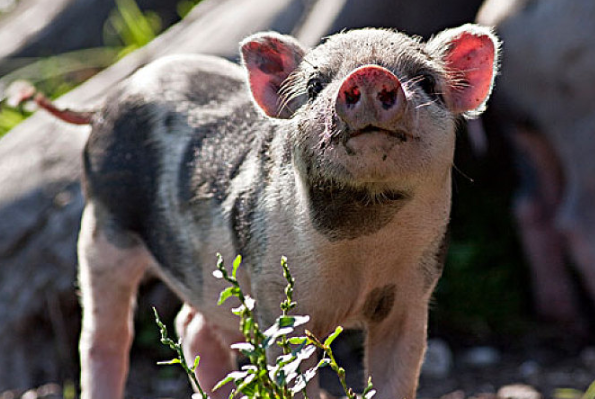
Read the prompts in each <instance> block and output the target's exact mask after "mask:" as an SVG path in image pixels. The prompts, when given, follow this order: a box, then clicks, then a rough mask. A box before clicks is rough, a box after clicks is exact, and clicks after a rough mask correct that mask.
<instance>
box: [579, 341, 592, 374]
mask: <svg viewBox="0 0 595 399" xmlns="http://www.w3.org/2000/svg"><path fill="white" fill-rule="evenodd" d="M580 358H581V361H582V362H583V364H584V365H585V366H586V367H588V368H590V369H592V370H595V346H589V347H587V348H585V349H583V350H582V351H581V353H580Z"/></svg>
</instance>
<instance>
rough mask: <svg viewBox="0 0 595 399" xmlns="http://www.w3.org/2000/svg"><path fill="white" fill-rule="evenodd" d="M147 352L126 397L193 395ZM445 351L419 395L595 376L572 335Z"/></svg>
mask: <svg viewBox="0 0 595 399" xmlns="http://www.w3.org/2000/svg"><path fill="white" fill-rule="evenodd" d="M358 342H359V335H358V334H348V335H346V336H345V337H343V340H342V341H340V342H339V343H338V345H337V348H335V353H336V354H337V357H338V358H339V362H340V363H341V364H342V365H344V366H345V368H346V369H347V370H348V374H347V377H348V383H350V384H351V385H352V386H354V387H356V388H357V385H358V381H360V380H361V372H359V373H358V371H357V369H358V366H357V365H358V358H360V357H361V356H358V355H357V354H358V353H361V350H359V349H357V348H359V346H358ZM432 342H435V341H434V340H433V341H432ZM442 342H444V341H442ZM354 348H356V349H355V350H354ZM149 352H150V351H139V350H137V351H136V353H135V354H134V356H133V358H132V367H131V369H132V371H131V375H130V379H129V384H128V388H127V392H128V397H130V398H139V399H141V398H142V399H145V398H151V399H153V398H174V399H178V398H179V399H182V398H189V397H190V395H191V392H190V391H189V388H188V386H189V385H188V383H187V380H186V379H185V376H183V375H182V373H181V372H180V371H179V370H178V369H177V368H172V367H164V366H157V365H156V364H155V363H156V361H157V360H163V353H159V354H156V353H153V354H151V353H149ZM446 357H447V358H450V361H446V363H449V366H448V367H446V368H443V369H442V370H439V372H438V374H440V373H442V375H438V376H436V375H434V376H431V375H428V372H427V371H426V373H425V374H424V375H422V378H421V381H420V388H419V392H418V397H419V398H420V399H438V398H441V399H466V398H478V399H479V398H480V399H497V398H518V399H540V398H554V397H555V392H556V390H557V389H559V388H573V389H578V390H581V391H584V390H585V389H586V388H587V387H588V386H589V385H590V384H591V383H592V382H593V381H595V346H589V344H588V343H587V344H585V343H584V342H580V343H579V342H578V341H573V340H572V339H569V338H568V337H563V338H561V337H552V336H549V337H548V338H547V339H543V338H542V337H541V338H540V337H524V338H522V339H520V340H519V341H518V342H514V343H512V344H509V345H506V347H498V346H496V345H494V346H485V345H482V346H475V347H467V348H458V349H455V350H454V351H449V353H448V354H447V355H446ZM434 360H435V359H434ZM442 360H444V359H442ZM442 360H440V361H442ZM440 361H439V363H440ZM443 363H444V362H443ZM433 373H434V374H436V373H437V372H436V370H434V371H433ZM430 374H431V373H430ZM322 378H323V384H324V385H325V386H326V389H328V390H329V391H330V392H332V393H333V394H339V393H340V389H339V386H338V383H337V382H336V381H335V378H334V376H333V375H332V374H330V373H325V374H323V376H322ZM62 391H63V388H62V387H61V386H60V385H58V384H47V385H43V386H41V387H38V388H36V389H31V390H28V391H26V392H22V391H7V392H4V393H0V399H16V398H22V399H36V398H37V399H42V398H43V399H63V398H64V399H70V398H73V396H72V395H73V387H72V386H71V387H69V388H67V389H66V394H63V392H62Z"/></svg>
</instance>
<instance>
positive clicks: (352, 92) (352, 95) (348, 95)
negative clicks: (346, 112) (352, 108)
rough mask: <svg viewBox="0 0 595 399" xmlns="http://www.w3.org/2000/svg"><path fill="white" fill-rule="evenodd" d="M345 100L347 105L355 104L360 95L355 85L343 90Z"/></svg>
mask: <svg viewBox="0 0 595 399" xmlns="http://www.w3.org/2000/svg"><path fill="white" fill-rule="evenodd" d="M344 94H345V102H346V103H347V105H355V104H357V102H358V101H359V99H360V97H361V92H360V91H359V88H358V87H357V86H354V87H352V88H351V89H349V90H345V92H344Z"/></svg>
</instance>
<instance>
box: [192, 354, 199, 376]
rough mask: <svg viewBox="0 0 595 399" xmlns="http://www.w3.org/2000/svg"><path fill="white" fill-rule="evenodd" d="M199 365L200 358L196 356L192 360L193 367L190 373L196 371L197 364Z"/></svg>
mask: <svg viewBox="0 0 595 399" xmlns="http://www.w3.org/2000/svg"><path fill="white" fill-rule="evenodd" d="M199 363H200V356H196V357H195V358H194V365H193V366H192V371H193V372H194V371H196V369H197V368H198V364H199Z"/></svg>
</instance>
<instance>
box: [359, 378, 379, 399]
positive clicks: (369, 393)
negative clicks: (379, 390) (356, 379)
mask: <svg viewBox="0 0 595 399" xmlns="http://www.w3.org/2000/svg"><path fill="white" fill-rule="evenodd" d="M374 395H376V390H375V389H374V385H373V384H372V377H368V385H367V386H366V389H364V392H363V393H362V397H363V398H364V399H370V398H372V397H373V396H374Z"/></svg>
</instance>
